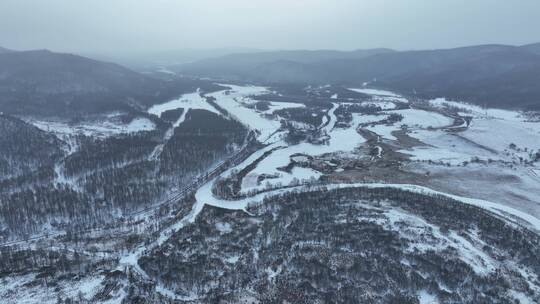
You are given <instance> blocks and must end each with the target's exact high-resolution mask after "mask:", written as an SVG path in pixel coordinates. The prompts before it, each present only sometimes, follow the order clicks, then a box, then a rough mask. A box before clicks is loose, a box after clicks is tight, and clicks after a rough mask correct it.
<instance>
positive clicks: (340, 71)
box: [176, 44, 540, 109]
mask: <svg viewBox="0 0 540 304" xmlns="http://www.w3.org/2000/svg"><path fill="white" fill-rule="evenodd" d="M176 69H177V70H178V71H180V72H182V73H184V74H188V75H189V74H190V75H197V76H206V77H214V78H228V79H237V80H243V81H253V82H259V83H264V84H290V83H294V84H316V83H318V84H337V85H347V86H361V85H363V84H365V83H368V84H369V85H371V86H374V87H380V88H386V89H391V90H394V91H399V92H401V93H403V94H406V95H409V96H417V97H419V98H434V97H447V98H453V99H459V100H465V101H469V102H473V103H477V104H481V105H488V106H495V107H501V108H528V109H538V108H540V87H539V86H538V85H537V83H538V81H539V80H540V44H531V45H525V46H507V45H480V46H472V47H462V48H455V49H446V50H425V51H399V52H398V51H391V50H388V49H373V50H362V51H353V52H337V51H287V52H266V53H250V54H234V55H228V56H224V57H219V58H213V59H207V60H201V61H198V62H195V63H190V64H184V65H181V66H179V67H176Z"/></svg>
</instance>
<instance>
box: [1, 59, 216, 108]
mask: <svg viewBox="0 0 540 304" xmlns="http://www.w3.org/2000/svg"><path fill="white" fill-rule="evenodd" d="M204 85H205V84H201V82H200V81H195V80H175V81H164V80H159V79H155V78H151V77H149V76H146V75H142V74H139V73H136V72H134V71H132V70H129V69H127V68H124V67H122V66H120V65H117V64H114V63H108V62H102V61H96V60H92V59H88V58H85V57H81V56H77V55H72V54H62V53H53V52H51V51H47V50H37V51H22V52H4V53H0V96H1V99H0V111H4V112H7V113H16V114H42V115H64V114H76V113H81V114H82V113H94V112H104V111H112V110H130V109H144V108H146V107H147V106H148V105H151V104H154V103H156V102H165V101H167V100H169V99H171V98H175V97H176V96H178V95H179V94H181V93H185V92H190V91H195V90H196V89H197V88H199V87H201V86H204ZM206 85H210V83H206Z"/></svg>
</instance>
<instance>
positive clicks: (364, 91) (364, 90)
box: [349, 88, 402, 97]
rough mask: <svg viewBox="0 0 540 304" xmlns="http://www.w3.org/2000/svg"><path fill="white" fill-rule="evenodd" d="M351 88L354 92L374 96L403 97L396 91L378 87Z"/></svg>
mask: <svg viewBox="0 0 540 304" xmlns="http://www.w3.org/2000/svg"><path fill="white" fill-rule="evenodd" d="M349 90H351V91H353V92H358V93H362V94H367V95H372V96H388V97H402V96H401V95H399V94H396V93H394V92H390V91H385V90H378V89H368V88H361V89H357V88H349Z"/></svg>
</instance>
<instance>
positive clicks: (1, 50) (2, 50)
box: [0, 46, 14, 54]
mask: <svg viewBox="0 0 540 304" xmlns="http://www.w3.org/2000/svg"><path fill="white" fill-rule="evenodd" d="M12 52H14V51H13V50H10V49H6V48H3V47H1V46H0V54H4V53H12Z"/></svg>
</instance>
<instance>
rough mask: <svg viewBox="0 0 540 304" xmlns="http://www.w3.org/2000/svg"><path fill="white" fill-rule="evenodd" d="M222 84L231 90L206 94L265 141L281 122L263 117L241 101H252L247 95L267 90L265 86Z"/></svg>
mask: <svg viewBox="0 0 540 304" xmlns="http://www.w3.org/2000/svg"><path fill="white" fill-rule="evenodd" d="M223 86H226V87H230V88H231V90H226V91H220V92H216V93H211V94H208V96H211V97H214V98H216V103H217V104H218V105H219V106H220V107H222V108H224V109H225V110H227V111H228V112H229V113H230V114H231V115H233V117H234V118H235V119H236V120H238V121H240V122H241V123H242V124H244V125H246V126H248V127H249V128H250V129H252V130H257V131H259V132H260V135H259V140H261V141H266V140H267V139H268V138H269V137H270V135H272V134H273V133H274V132H276V131H277V130H278V129H279V128H280V126H281V123H280V122H279V121H278V120H277V119H268V118H266V117H263V116H262V115H261V114H260V113H258V112H257V111H256V110H254V109H249V108H247V107H245V106H244V105H243V103H253V101H251V99H250V98H249V96H252V95H259V94H263V93H265V92H267V89H266V88H264V87H256V86H236V85H229V84H223Z"/></svg>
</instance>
